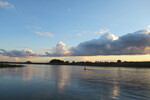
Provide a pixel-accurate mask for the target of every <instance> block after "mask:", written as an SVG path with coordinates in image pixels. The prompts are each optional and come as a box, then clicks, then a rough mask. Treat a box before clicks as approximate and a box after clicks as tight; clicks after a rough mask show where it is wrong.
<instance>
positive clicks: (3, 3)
mask: <svg viewBox="0 0 150 100" xmlns="http://www.w3.org/2000/svg"><path fill="white" fill-rule="evenodd" d="M0 8H15V6H14V5H12V4H10V3H9V2H7V1H0Z"/></svg>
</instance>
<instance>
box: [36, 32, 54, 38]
mask: <svg viewBox="0 0 150 100" xmlns="http://www.w3.org/2000/svg"><path fill="white" fill-rule="evenodd" d="M35 33H36V34H38V35H41V36H45V37H54V35H53V34H52V33H50V32H45V33H42V32H35Z"/></svg>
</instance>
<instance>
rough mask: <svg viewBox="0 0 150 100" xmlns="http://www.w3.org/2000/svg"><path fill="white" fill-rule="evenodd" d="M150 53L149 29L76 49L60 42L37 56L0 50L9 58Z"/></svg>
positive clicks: (107, 36) (105, 36)
mask: <svg viewBox="0 0 150 100" xmlns="http://www.w3.org/2000/svg"><path fill="white" fill-rule="evenodd" d="M149 53H150V31H149V30H148V29H147V30H146V29H145V30H140V31H137V32H134V33H129V34H126V35H123V36H121V37H117V36H115V35H113V34H111V33H105V34H103V35H101V37H100V38H98V39H93V40H90V41H85V42H82V43H80V44H79V45H78V46H76V47H70V48H68V49H67V48H66V44H64V43H63V42H58V43H57V44H56V46H54V47H53V48H52V49H51V50H49V51H48V52H45V53H44V54H37V53H35V52H33V51H32V50H30V49H27V48H26V49H23V50H21V51H18V50H12V51H6V50H4V49H0V55H3V56H9V57H29V56H40V57H43V56H44V57H45V56H46V57H49V56H53V57H54V56H94V55H136V54H149Z"/></svg>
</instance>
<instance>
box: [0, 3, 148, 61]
mask: <svg viewBox="0 0 150 100" xmlns="http://www.w3.org/2000/svg"><path fill="white" fill-rule="evenodd" d="M149 5H150V0H0V37H1V39H0V60H1V61H27V60H31V61H39V62H40V61H49V60H50V59H53V58H58V59H63V60H70V61H73V60H75V61H85V60H88V61H96V60H98V61H100V60H101V61H116V60H117V59H121V60H124V61H126V60H128V61H150V55H149V53H150V20H149V18H150V13H149V10H150V6H149Z"/></svg>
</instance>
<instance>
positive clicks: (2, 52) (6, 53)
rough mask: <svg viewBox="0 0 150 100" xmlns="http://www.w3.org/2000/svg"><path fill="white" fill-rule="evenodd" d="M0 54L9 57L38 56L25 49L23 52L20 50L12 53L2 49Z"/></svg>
mask: <svg viewBox="0 0 150 100" xmlns="http://www.w3.org/2000/svg"><path fill="white" fill-rule="evenodd" d="M0 54H1V55H3V56H9V57H30V56H38V54H37V53H35V52H33V51H32V50H30V49H28V48H25V49H23V50H21V51H19V50H12V51H6V50H4V49H0Z"/></svg>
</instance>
